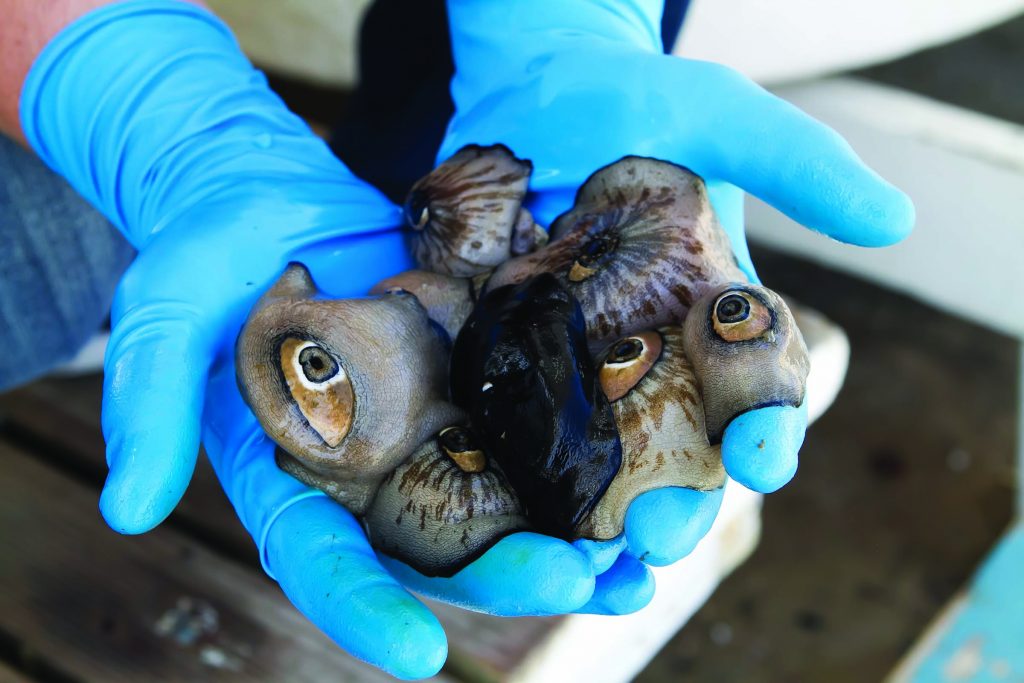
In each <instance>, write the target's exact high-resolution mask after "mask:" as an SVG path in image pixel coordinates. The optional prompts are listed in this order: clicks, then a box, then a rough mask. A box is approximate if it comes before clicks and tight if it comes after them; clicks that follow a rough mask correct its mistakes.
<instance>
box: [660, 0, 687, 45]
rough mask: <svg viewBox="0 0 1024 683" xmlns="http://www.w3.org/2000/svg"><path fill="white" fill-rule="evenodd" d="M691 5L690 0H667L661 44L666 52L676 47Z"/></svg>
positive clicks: (663, 13)
mask: <svg viewBox="0 0 1024 683" xmlns="http://www.w3.org/2000/svg"><path fill="white" fill-rule="evenodd" d="M689 7H690V0H665V10H664V11H663V12H662V15H661V44H662V46H663V47H664V48H665V53H666V54H668V53H670V52H672V48H673V47H675V44H676V40H677V39H678V38H679V32H680V31H681V30H682V29H683V22H684V21H685V20H686V10H687V9H689Z"/></svg>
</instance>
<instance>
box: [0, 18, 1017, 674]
mask: <svg viewBox="0 0 1024 683" xmlns="http://www.w3.org/2000/svg"><path fill="white" fill-rule="evenodd" d="M207 1H208V3H209V4H210V5H211V6H212V7H213V8H214V9H215V10H216V11H217V12H218V13H219V14H220V15H221V16H222V17H223V18H224V19H225V20H226V21H227V22H228V23H229V24H230V25H231V26H232V27H233V28H234V29H235V30H236V32H237V33H238V36H239V39H240V41H241V43H242V46H243V48H245V50H246V51H247V53H248V54H250V56H251V57H252V58H253V59H254V60H255V61H256V63H257V64H258V65H259V66H260V67H261V68H263V69H264V70H266V72H267V73H268V75H269V76H270V78H271V82H272V85H273V86H274V87H275V89H276V90H277V91H278V92H279V93H280V94H281V95H282V97H283V98H284V99H285V100H286V101H287V102H288V103H289V105H290V106H292V108H293V109H295V110H296V111H297V112H298V113H300V114H301V115H303V116H304V117H306V118H307V120H309V121H310V123H311V125H312V126H313V127H314V129H315V130H317V131H318V132H320V133H322V134H324V135H325V136H330V135H331V131H332V129H333V127H334V124H335V123H336V122H337V121H339V120H341V119H346V120H349V121H356V122H359V123H358V125H355V126H349V127H348V128H347V129H343V130H341V131H340V132H335V134H334V135H333V137H332V144H334V146H335V148H336V149H338V150H339V152H340V153H341V156H342V158H343V159H346V161H349V160H350V159H352V158H355V159H357V162H356V163H353V164H352V165H353V167H354V170H356V171H357V172H361V173H363V174H365V175H369V176H372V175H373V171H374V164H375V163H381V164H383V163H384V161H383V160H382V159H381V158H378V156H379V157H387V155H389V154H403V155H406V154H407V155H417V156H418V157H419V158H422V159H425V160H426V161H425V163H428V164H429V163H430V161H431V159H432V154H433V150H434V149H435V148H436V140H432V139H431V138H430V136H429V135H427V136H426V137H423V138H421V139H414V140H410V139H406V138H402V137H401V136H400V134H399V133H398V132H396V138H395V139H396V145H395V149H394V150H383V151H380V154H379V155H377V154H376V151H375V150H364V149H360V148H359V139H360V135H359V130H360V128H359V126H360V125H362V126H369V125H372V126H376V127H384V128H387V127H393V128H394V129H395V130H396V131H400V130H402V129H403V126H404V124H405V120H404V119H403V118H402V114H401V112H400V111H398V110H397V109H396V112H395V116H394V117H393V118H391V119H385V120H374V121H365V120H362V121H361V120H360V117H359V112H358V111H356V110H357V109H358V108H359V107H362V106H364V105H365V103H366V101H367V98H373V97H387V96H389V95H388V93H387V92H384V93H381V92H377V91H371V92H367V90H366V88H365V84H363V83H361V81H360V69H361V59H362V65H363V68H365V60H366V59H367V58H368V57H371V58H372V55H368V54H367V50H368V49H369V48H368V47H367V46H360V44H359V34H360V26H361V23H362V22H363V21H364V18H365V19H366V20H367V21H373V20H374V19H373V18H372V17H373V16H376V21H381V20H382V19H387V20H388V21H390V22H391V25H392V26H393V27H395V32H396V33H395V36H394V39H395V40H396V41H402V40H404V36H407V35H416V34H418V37H417V38H416V39H415V40H411V41H410V42H409V43H408V45H409V48H408V49H409V50H416V49H421V48H424V46H430V45H433V46H434V47H436V45H434V43H436V42H437V41H440V42H441V43H442V44H444V42H445V37H444V23H443V15H440V16H441V20H440V21H437V20H436V19H437V16H438V15H437V13H431V12H429V11H427V10H424V7H425V6H427V5H430V4H432V3H413V2H380V3H378V6H377V7H376V8H375V9H374V10H373V12H371V13H370V15H367V11H368V8H369V7H370V5H371V4H372V3H371V2H370V0H278V1H275V2H269V1H267V0H258V1H254V0H207ZM684 5H685V3H677V4H676V6H677V9H679V8H683V6H684ZM382 8H383V9H382ZM686 11H687V17H686V22H685V24H684V25H683V29H682V31H681V32H680V33H679V36H678V38H677V39H676V41H675V50H674V51H675V53H676V54H679V55H682V56H687V57H696V58H701V59H712V60H716V61H721V62H724V63H726V64H729V65H730V66H733V67H735V68H737V69H739V70H740V71H743V72H744V73H746V74H748V75H749V76H751V77H753V78H755V79H756V80H758V81H759V82H761V83H762V84H764V85H765V86H766V87H769V88H770V89H772V90H774V91H775V92H777V93H778V94H779V95H781V96H782V97H785V98H787V99H789V100H791V101H793V102H794V103H796V104H797V105H798V106H800V107H802V108H804V109H805V110H807V111H808V112H809V113H811V114H812V115H814V116H816V117H818V118H820V119H822V120H824V121H825V122H826V123H828V124H830V125H832V126H833V127H835V128H836V129H837V130H839V132H840V133H842V134H843V135H844V136H846V137H847V139H849V140H850V142H851V144H852V145H853V146H854V148H855V149H856V150H857V151H858V153H860V154H861V156H862V157H864V158H865V159H866V160H867V161H868V163H870V164H871V165H873V166H874V167H875V168H877V169H878V170H879V172H880V173H882V174H883V175H884V176H886V177H887V178H888V179H890V180H891V181H893V182H894V183H895V184H897V185H898V186H900V187H901V188H903V189H904V190H906V191H907V192H908V193H909V194H910V195H911V197H912V198H913V199H914V201H915V204H916V206H917V209H918V227H917V231H916V232H915V234H914V235H913V236H912V237H911V238H910V239H909V240H907V242H906V243H904V244H901V245H899V246H898V247H895V248H892V249H887V250H881V251H870V252H868V251H864V250H857V249H855V248H853V247H847V246H843V245H839V244H838V243H833V242H830V241H828V240H826V239H825V238H823V237H820V236H817V235H813V234H810V233H809V232H807V231H804V230H802V229H800V228H798V227H797V226H794V225H792V224H790V223H789V221H788V220H786V219H785V218H783V217H782V216H781V215H780V214H778V213H777V212H774V211H773V210H771V209H769V208H767V207H766V206H764V205H761V204H759V203H757V202H754V201H752V202H751V203H750V205H749V213H748V225H749V232H750V235H751V239H752V243H753V245H754V249H753V255H754V262H755V264H756V266H757V268H758V270H759V272H760V274H761V277H762V279H763V280H764V282H765V283H766V284H767V285H768V286H770V287H772V288H774V289H777V290H780V291H782V292H783V293H785V294H787V295H788V296H791V297H793V299H795V300H796V301H798V302H799V303H800V304H801V305H802V307H804V308H805V309H807V310H810V311H817V312H818V314H820V315H815V314H814V313H812V312H807V313H805V320H806V321H807V324H808V326H809V328H808V329H811V328H813V336H814V338H815V339H816V340H817V341H818V342H819V346H818V350H819V351H820V353H819V354H818V356H816V360H815V362H818V363H819V364H820V365H819V366H820V367H821V368H824V370H817V369H816V371H818V372H819V375H820V376H821V379H820V380H819V384H820V387H821V388H820V390H819V402H820V403H821V407H822V408H824V407H825V406H827V405H828V404H829V403H830V402H831V406H830V407H829V408H828V410H827V412H825V413H824V414H823V415H822V416H821V417H820V419H818V420H817V422H816V423H815V424H814V425H813V426H812V428H811V429H810V431H809V433H808V437H807V441H806V443H805V445H804V447H803V450H802V451H801V464H800V469H799V472H798V473H797V476H796V479H795V480H794V481H793V482H792V483H791V484H790V485H788V486H787V487H785V488H784V489H782V490H781V491H780V492H778V493H775V494H772V495H770V496H767V497H765V498H764V499H763V500H762V499H761V498H760V497H759V496H753V495H750V494H744V493H743V492H741V491H737V492H733V491H730V494H729V496H728V497H727V504H726V508H725V510H724V511H723V515H722V519H720V520H719V522H717V523H716V527H715V529H714V530H713V532H712V534H711V535H709V537H708V539H706V540H705V541H703V542H702V543H701V546H700V547H699V548H698V551H697V552H696V553H695V554H694V557H691V558H687V560H685V561H684V562H682V563H680V564H679V565H678V566H676V567H673V568H671V569H668V570H662V571H660V572H659V573H658V574H657V575H656V576H657V578H658V582H659V596H658V598H656V601H655V604H652V606H651V607H649V608H647V609H646V610H644V611H642V612H641V613H639V614H637V615H634V616H631V617H627V618H622V619H618V618H616V619H610V618H602V617H575V616H574V617H566V618H559V619H514V620H499V619H492V618H488V617H482V616H480V615H472V614H469V613H465V612H461V611H459V610H456V609H452V608H440V610H441V616H442V619H443V621H444V623H445V626H446V628H447V629H448V632H449V637H450V639H451V641H452V652H451V657H450V660H449V663H448V665H447V666H446V668H445V670H444V671H443V672H442V674H441V675H440V677H439V680H445V681H496V680H507V681H550V680H584V679H585V680H588V681H623V680H629V679H631V678H635V679H636V680H638V681H642V682H644V683H661V682H663V681H681V680H685V681H745V682H756V681H828V682H830V683H843V682H846V681H851V682H852V681H876V680H884V679H887V678H890V679H891V680H915V681H933V680H935V681H944V680H949V681H974V680H978V681H982V680H984V681H989V680H993V681H1004V680H1005V681H1024V587H1021V586H1018V585H1017V584H1024V581H1019V577H1021V576H1024V542H1022V541H1021V540H1020V537H1021V534H1020V532H1019V531H1017V530H1016V529H1017V527H1016V526H1015V522H1014V520H1015V517H1016V514H1017V512H1018V511H1019V509H1020V500H1021V497H1020V496H1021V494H1020V491H1021V489H1022V488H1024V487H1022V486H1021V479H1020V475H1019V469H1018V467H1017V461H1018V458H1019V454H1020V452H1021V446H1020V442H1019V432H1020V429H1021V425H1022V420H1021V415H1022V408H1021V389H1020V387H1021V382H1022V378H1024V372H1022V367H1021V365H1022V357H1024V356H1022V352H1021V349H1022V340H1024V303H1022V301H1024V291H1022V286H1021V277H1022V275H1024V266H1022V264H1024V16H1021V12H1024V2H1022V1H1021V0H984V1H982V0H976V1H974V2H971V3H967V2H963V1H962V0H899V1H898V2H894V1H892V0H860V1H859V2H857V3H839V2H820V0H786V1H785V2H772V3H766V2H762V1H760V0H693V2H692V3H690V7H689V8H686ZM392 12H393V13H394V14H390V13H392ZM402 22H404V25H402ZM403 44H405V43H403ZM392 47H393V45H392ZM406 57H408V55H407V56H406ZM409 61H410V60H409V59H406V60H405V61H404V62H403V63H404V64H408V62H409ZM445 66H446V65H445V63H444V62H443V61H442V63H440V64H437V63H427V62H423V64H422V68H420V69H412V70H410V69H409V68H408V67H407V66H400V65H387V64H385V65H384V66H382V67H381V68H382V69H384V73H391V77H392V78H393V79H394V80H393V82H394V83H395V86H394V87H395V88H397V89H403V88H413V89H415V88H419V87H420V85H423V84H429V83H431V82H436V81H437V80H438V79H441V82H442V83H443V82H444V81H445V79H446V78H447V75H446V72H445ZM448 68H450V66H448ZM388 69H392V70H393V73H392V72H389V71H388ZM389 82H391V81H389ZM385 90H386V89H385ZM428 90H429V88H426V85H424V92H427V91H428ZM433 92H436V88H435V90H434V91H433ZM404 94H405V95H406V96H408V95H409V93H408V91H406V92H405V93H404ZM428 96H429V95H425V94H424V95H422V97H428ZM360 121H361V122H360ZM438 125H443V121H439V124H438ZM435 132H436V133H437V134H438V135H439V134H440V129H437V130H435ZM361 164H362V165H361ZM381 182H385V183H386V180H384V181H381ZM396 183H398V181H396ZM395 191H397V185H396V190H395ZM102 349H103V337H102V335H101V336H99V337H97V339H96V340H95V341H94V343H92V344H90V346H89V347H88V348H87V349H85V350H84V351H83V353H82V354H81V355H80V356H79V357H78V358H76V359H75V360H74V361H72V363H71V364H70V365H69V366H68V367H67V368H65V370H64V372H63V373H62V375H61V376H55V377H49V378H46V379H44V380H42V381H38V382H36V383H33V384H31V385H28V386H25V387H22V388H19V389H16V390H14V391H12V392H9V393H7V394H3V395H0V455H2V457H4V458H5V460H7V461H9V462H12V463H14V464H15V467H13V468H12V471H13V473H14V474H13V477H12V478H10V479H8V480H6V481H5V482H3V483H2V484H0V489H2V490H0V538H3V539H11V543H10V544H9V545H8V546H7V547H5V548H4V549H2V550H0V557H2V559H0V593H3V594H5V597H4V601H3V604H4V609H3V610H0V681H6V680H11V681H21V680H40V681H61V682H63V681H115V680H116V681H121V680H123V681H143V680H147V681H148V680H161V681H164V680H166V681H179V680H217V681H220V680H225V681H243V680H261V681H262V680H267V681H293V680H294V681H321V680H352V681H375V680H386V677H385V676H384V675H383V674H380V673H378V672H375V671H372V670H370V669H369V668H368V667H366V666H364V665H361V664H359V663H357V662H354V660H351V659H350V658H348V657H347V656H346V655H344V654H343V653H340V652H338V651H337V649H336V648H334V647H333V646H332V645H331V643H329V642H328V641H326V639H325V638H324V637H323V636H322V635H321V634H319V633H318V632H316V631H315V629H314V628H313V627H312V626H310V625H309V624H307V623H305V622H304V621H303V620H302V619H301V617H299V616H298V615H297V614H296V613H295V612H294V611H293V610H292V609H291V607H290V606H289V605H288V604H287V602H286V601H285V599H284V598H283V597H282V596H280V595H279V594H278V592H277V590H276V588H275V586H274V585H273V584H272V583H271V582H270V581H269V580H267V579H266V578H265V577H263V576H262V574H261V573H260V571H259V563H258V561H257V560H256V558H255V553H254V551H253V549H252V547H251V546H252V544H251V541H250V540H249V539H248V537H247V536H246V535H245V533H244V531H243V530H242V529H241V527H240V526H238V524H237V522H236V521H235V518H234V513H233V511H232V510H231V509H230V507H229V505H228V504H227V502H226V501H225V500H223V497H222V495H221V494H220V492H219V489H218V487H217V484H216V482H215V480H214V478H213V475H212V473H211V472H210V471H209V467H208V466H206V465H201V466H200V469H199V471H198V472H197V475H196V481H195V483H194V485H193V486H192V488H191V489H190V491H189V493H188V494H187V496H186V499H185V502H184V503H183V505H182V506H181V507H180V508H179V510H178V511H177V512H176V513H175V514H174V516H173V517H172V518H171V520H170V521H169V523H167V524H165V525H164V526H163V527H161V528H160V529H159V530H157V531H155V532H153V533H151V534H147V535H146V536H143V537H140V538H127V537H118V536H116V535H114V534H113V533H111V532H109V531H108V530H107V529H106V528H105V527H103V526H102V521H101V520H99V517H98V515H97V514H96V512H95V504H96V498H95V497H96V495H97V492H98V490H99V485H100V483H101V482H102V477H103V473H104V472H105V466H104V462H103V443H102V436H101V433H100V429H99V405H100V390H101V378H100V376H99V374H97V372H96V367H97V363H98V360H99V359H100V358H101V356H102ZM847 364H848V365H847ZM840 384H842V385H843V388H842V390H841V391H840V392H839V393H838V396H837V397H836V398H835V399H834V401H832V397H833V395H834V391H835V390H837V389H838V387H839V385H840ZM733 488H736V489H738V487H735V486H734V487H733ZM44 501H45V502H46V504H45V505H43V504H42V503H43V502H44ZM16 531H17V533H15V532H16ZM23 537H24V538H23ZM19 544H21V545H19ZM110 577H117V578H118V580H117V581H113V582H112V581H110ZM111 584H113V585H111ZM15 670H16V671H15Z"/></svg>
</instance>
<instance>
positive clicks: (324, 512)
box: [203, 358, 447, 678]
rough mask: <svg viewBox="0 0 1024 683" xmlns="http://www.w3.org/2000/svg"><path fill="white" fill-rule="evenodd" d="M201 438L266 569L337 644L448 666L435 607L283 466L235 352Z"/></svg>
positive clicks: (421, 672)
mask: <svg viewBox="0 0 1024 683" xmlns="http://www.w3.org/2000/svg"><path fill="white" fill-rule="evenodd" d="M207 394H208V395H207V406H206V414H205V417H204V430H203V443H204V445H205V447H206V452H207V454H208V455H209V458H210V463H211V464H212V465H213V468H214V471H215V472H216V473H217V477H218V478H219V479H220V481H221V485H222V486H223V487H224V491H225V493H227V495H228V498H229V499H230V500H231V502H232V504H233V505H234V506H235V510H236V511H237V512H238V516H239V518H240V519H241V520H242V523H243V524H244V525H245V527H246V529H248V531H249V533H250V534H252V536H253V538H254V539H255V540H256V541H257V542H258V543H259V544H260V546H261V547H260V557H261V559H262V561H263V564H264V567H265V568H266V570H267V572H268V574H270V575H271V576H272V577H273V578H274V579H276V580H277V581H278V583H279V584H280V585H281V588H282V590H284V592H285V594H286V595H287V596H288V598H289V599H290V600H291V601H292V603H293V604H294V605H295V606H296V607H297V608H298V609H299V611H300V612H302V613H303V614H304V615H306V617H307V618H309V619H310V621H312V622H313V623H314V624H316V626H317V627H318V628H320V629H321V630H323V631H324V632H325V633H326V634H327V635H328V636H330V637H331V638H332V639H333V640H334V641H335V642H336V643H338V645H340V646H341V647H342V648H344V649H345V650H347V651H348V652H350V653H352V654H353V655H355V656H356V657H359V658H360V659H363V660H365V661H367V662H370V663H371V664H374V665H375V666H378V667H380V668H382V669H384V670H385V671H387V672H388V673H390V674H392V675H394V676H397V677H399V678H422V677H424V676H430V675H433V674H434V673H436V672H437V670H438V669H439V668H440V667H441V665H442V664H443V662H444V659H445V656H446V652H447V643H446V640H445V637H444V632H443V630H442V629H441V626H440V625H439V624H438V622H437V620H436V619H435V617H434V616H433V615H432V614H431V613H430V611H429V610H428V609H427V608H426V607H425V606H424V605H423V604H421V603H420V602H419V601H418V600H416V599H415V598H414V597H413V596H412V595H410V594H409V593H408V591H406V590H405V589H404V588H402V587H401V586H400V585H399V584H398V583H397V582H396V581H395V580H394V579H393V578H391V576H390V575H389V574H388V573H387V572H386V571H385V570H384V568H383V567H381V566H380V563H379V562H378V561H377V559H376V557H375V556H374V554H373V550H372V548H370V545H369V543H368V542H367V540H366V536H365V534H364V533H363V529H362V527H361V526H360V524H359V522H358V521H357V520H356V519H355V518H354V517H353V516H352V515H351V514H350V513H349V512H348V511H347V510H345V509H344V508H343V507H342V506H341V505H339V504H338V503H336V502H334V501H333V500H331V499H329V498H327V497H326V496H325V495H322V494H321V495H313V496H310V495H309V494H310V493H314V492H313V490H312V489H310V488H309V487H307V486H305V485H303V484H302V483H300V482H299V481H298V480H297V479H295V478H294V477H292V476H290V475H288V474H286V473H285V472H283V471H282V470H281V469H280V468H278V467H277V464H276V462H275V461H274V444H273V442H272V441H270V439H268V438H267V437H266V435H265V434H264V433H263V430H262V429H260V427H259V424H258V423H257V422H256V419H255V417H254V416H253V414H252V412H251V411H249V409H248V408H247V407H246V405H245V403H244V402H243V401H242V397H241V395H240V394H239V392H238V389H237V388H236V386H235V381H234V364H233V363H232V362H231V359H230V358H226V359H225V360H224V362H223V363H219V364H218V367H217V368H216V370H215V372H214V373H213V376H212V377H211V381H210V385H209V387H208V392H207Z"/></svg>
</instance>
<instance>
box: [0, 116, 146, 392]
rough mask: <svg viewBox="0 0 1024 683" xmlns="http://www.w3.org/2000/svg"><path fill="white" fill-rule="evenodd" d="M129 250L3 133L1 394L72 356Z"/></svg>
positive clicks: (99, 318) (106, 302)
mask: <svg viewBox="0 0 1024 683" xmlns="http://www.w3.org/2000/svg"><path fill="white" fill-rule="evenodd" d="M133 254H134V251H133V250H132V248H131V246H130V245H129V244H128V242H127V241H126V240H125V239H124V238H123V237H121V235H120V234H119V233H118V232H117V231H116V230H115V229H114V228H113V226H111V225H110V224H109V223H108V222H107V220H106V219H105V218H104V217H103V216H101V215H100V213H99V212H98V211H96V210H95V209H94V208H92V207H91V206H89V204H88V203H87V202H86V201H85V200H84V199H82V198H81V197H80V196H78V194H76V193H75V191H74V190H73V189H71V186H70V185H68V184H67V183H66V182H65V181H64V180H63V179H62V178H60V177H59V176H57V175H56V174H55V173H53V172H52V171H51V170H50V169H48V168H46V166H44V165H43V162H42V161H40V160H39V159H38V158H37V157H36V156H35V155H34V154H32V153H31V152H29V151H28V150H26V149H24V148H22V147H20V146H18V145H16V144H15V143H14V142H13V141H11V140H9V139H8V138H5V137H3V136H0V330H2V331H0V390H3V389H7V388H10V387H12V386H14V385H16V384H21V383H23V382H27V381H29V380H31V379H34V378H36V377H39V376H40V375H43V374H45V373H46V372H48V371H49V370H52V369H53V368H54V366H56V365H58V364H60V363H61V362H63V361H66V360H68V359H69V358H71V357H72V356H73V355H74V354H75V353H76V352H77V351H78V349H80V348H81V347H82V345H83V344H85V342H86V341H88V339H89V337H91V336H92V335H93V334H95V333H96V332H97V331H98V330H99V328H100V325H101V324H102V322H103V320H104V318H106V316H107V314H108V313H109V311H110V302H111V299H112V298H113V296H114V288H115V287H116V286H117V281H118V280H119V279H120V278H121V274H122V273H123V272H124V270H125V268H127V267H128V264H129V263H130V262H131V259H132V257H133Z"/></svg>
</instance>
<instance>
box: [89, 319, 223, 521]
mask: <svg viewBox="0 0 1024 683" xmlns="http://www.w3.org/2000/svg"><path fill="white" fill-rule="evenodd" d="M209 358H210V350H209V347H208V344H207V343H206V340H205V335H204V334H203V333H202V332H201V330H200V328H199V325H198V323H197V320H196V314H195V312H194V311H193V310H190V309H189V308H188V307H187V306H184V305H181V304H179V303H175V302H156V303H150V304H145V305H139V306H136V307H134V308H131V309H130V310H128V311H127V313H126V314H125V315H123V316H121V317H120V319H118V320H117V322H116V323H115V324H114V327H113V331H112V332H111V335H110V344H109V346H108V347H107V356H106V361H105V364H104V381H103V435H104V437H105V439H106V443H107V465H108V467H109V468H110V472H109V474H108V475H107V481H106V484H105V485H104V487H103V493H102V494H101V496H100V510H101V512H102V513H103V517H104V519H105V520H106V521H107V524H109V525H110V526H111V528H113V529H114V530H116V531H119V532H121V533H123V534H137V533H142V532H144V531H148V530H149V529H151V528H153V527H154V526H156V525H157V524H159V523H160V522H162V521H163V520H164V519H165V518H166V517H167V515H169V514H170V513H171V510H173V509H174V507H175V505H177V503H178V501H179V500H180V499H181V496H182V494H183V493H184V492H185V488H186V487H187V486H188V483H189V480H190V479H191V478H192V471H193V469H194V468H195V462H196V455H197V453H198V450H199V418H200V415H201V410H202V405H203V395H204V387H205V384H206V373H207V369H208V364H209Z"/></svg>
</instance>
